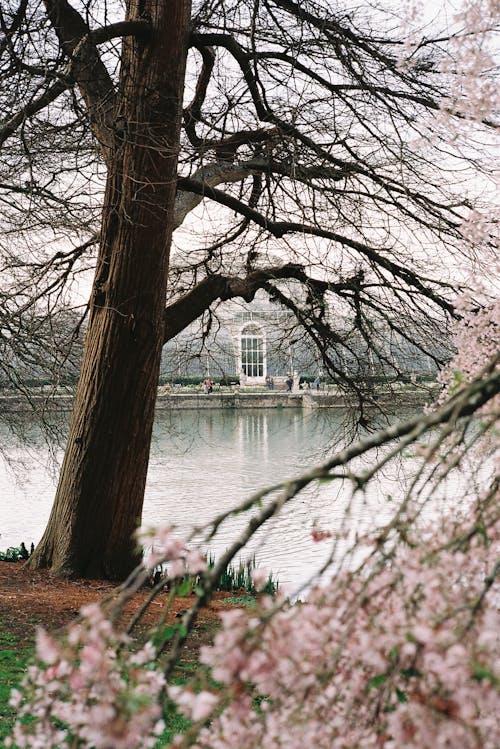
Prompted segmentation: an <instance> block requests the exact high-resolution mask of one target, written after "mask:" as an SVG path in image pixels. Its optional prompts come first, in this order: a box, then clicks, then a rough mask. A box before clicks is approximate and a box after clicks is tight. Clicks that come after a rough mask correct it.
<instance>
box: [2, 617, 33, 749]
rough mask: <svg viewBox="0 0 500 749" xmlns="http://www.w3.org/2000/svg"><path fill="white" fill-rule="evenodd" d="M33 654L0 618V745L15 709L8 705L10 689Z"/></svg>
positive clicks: (18, 680)
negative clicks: (20, 642) (21, 644)
mask: <svg viewBox="0 0 500 749" xmlns="http://www.w3.org/2000/svg"><path fill="white" fill-rule="evenodd" d="M32 655H33V647H32V646H25V647H21V646H19V644H18V640H17V638H16V637H15V635H13V634H12V633H11V632H9V631H8V627H7V625H6V623H5V621H3V620H0V746H4V741H5V739H6V738H7V736H8V735H9V733H10V732H11V730H12V726H13V725H14V721H15V718H16V711H15V709H14V708H13V707H11V706H10V705H9V698H10V693H11V691H12V689H14V688H15V687H18V686H19V684H20V682H21V679H22V677H23V674H24V672H25V670H26V666H27V664H28V661H29V660H30V659H31V657H32Z"/></svg>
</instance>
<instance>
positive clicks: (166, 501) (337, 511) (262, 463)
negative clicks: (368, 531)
mask: <svg viewBox="0 0 500 749" xmlns="http://www.w3.org/2000/svg"><path fill="white" fill-rule="evenodd" d="M343 416H344V415H343V414H342V413H341V412H339V411H333V410H332V411H313V412H309V413H308V412H304V411H299V410H297V411H295V410H288V409H283V410H278V409H276V410H265V411H264V410H259V411H230V410H227V411H224V410H221V411H206V412H196V411H177V412H161V413H159V415H158V418H157V420H156V424H155V430H154V438H153V445H152V454H151V463H150V469H149V474H148V483H147V491H146V500H145V505H144V517H143V520H144V522H145V523H147V524H151V525H154V524H157V523H162V522H172V523H174V524H176V525H178V526H179V527H180V529H181V530H187V529H188V528H189V527H190V526H191V525H193V524H196V525H200V524H202V523H206V522H208V521H209V520H210V519H211V518H212V517H213V516H214V515H215V514H217V513H220V512H221V511H223V510H228V509H230V508H231V507H233V506H234V505H235V504H237V503H239V502H241V501H242V500H243V499H244V498H246V497H247V496H249V495H250V494H251V493H252V492H253V491H255V490H256V489H258V488H261V487H264V486H267V485H272V484H274V483H276V482H277V481H281V480H285V479H287V478H289V477H291V476H294V475H296V474H298V473H299V472H300V471H302V470H304V469H305V468H307V467H309V466H311V465H313V464H316V463H318V462H320V461H321V460H322V459H323V458H324V456H325V453H326V452H327V451H329V450H331V449H332V448H333V445H334V443H335V442H336V441H337V443H338V434H339V430H340V427H341V424H342V419H343ZM0 440H1V444H2V446H3V448H2V449H3V451H4V453H5V455H6V456H7V457H8V459H9V461H10V465H8V464H6V463H5V461H3V464H2V465H1V467H0V505H1V516H0V517H1V520H0V533H1V538H0V547H1V548H6V547H7V546H9V545H18V544H19V543H20V541H21V540H23V541H24V542H25V543H26V544H27V545H28V546H29V544H30V543H31V541H33V542H34V543H35V544H36V543H37V541H38V540H39V539H40V537H41V534H42V532H43V529H44V527H45V524H46V522H47V519H48V515H49V512H50V507H51V503H52V499H53V494H54V489H55V483H56V475H55V473H54V472H53V471H51V470H50V468H51V465H52V458H53V456H54V454H55V455H56V456H57V455H59V456H60V455H61V450H60V448H58V447H57V446H55V445H54V442H53V441H50V440H49V441H48V442H46V441H44V439H43V436H42V434H41V432H40V430H37V429H36V428H35V427H34V426H33V425H30V424H27V425H26V428H25V433H24V435H23V436H22V437H21V438H20V439H15V438H14V437H13V436H12V435H11V434H9V432H8V430H7V429H6V427H5V425H2V424H1V423H0ZM337 447H338V444H337ZM400 479H401V476H400V475H398V469H397V467H394V469H392V470H388V471H386V472H385V475H384V477H383V479H382V483H381V484H379V485H378V486H373V487H371V488H370V491H369V492H368V493H367V494H366V495H359V496H357V497H356V498H355V502H354V503H353V504H352V505H351V506H349V502H350V498H351V492H350V489H349V487H347V486H342V485H339V484H338V483H337V482H333V483H326V484H322V485H320V486H316V487H311V488H310V489H308V490H307V491H305V492H303V493H302V494H301V495H300V497H298V498H296V499H295V500H294V502H293V504H292V505H290V507H288V508H287V509H286V510H285V511H284V512H283V513H282V515H281V516H279V517H277V518H275V519H273V520H272V521H271V522H270V523H269V525H268V526H266V528H265V529H264V530H263V531H261V532H259V534H258V536H257V537H256V539H255V540H254V541H253V543H252V548H251V551H252V552H255V553H256V556H257V558H258V560H259V562H260V563H261V564H263V565H265V566H267V567H269V568H270V569H272V570H273V572H275V573H276V574H277V575H278V577H279V578H280V580H281V581H282V582H288V583H292V584H294V585H295V584H297V583H299V582H301V581H303V580H304V579H306V578H307V577H308V576H309V574H310V573H311V572H312V570H313V569H315V568H316V567H317V566H318V565H319V564H321V562H322V560H323V559H324V558H325V556H326V555H327V554H328V553H329V546H328V543H326V544H325V543H322V544H314V543H313V542H312V540H311V536H310V533H311V529H312V527H313V524H314V523H315V522H317V523H318V524H319V525H321V526H323V527H327V528H332V529H335V528H337V529H338V528H339V527H340V526H341V524H342V522H344V517H345V515H346V511H347V509H348V508H349V518H348V522H349V527H350V529H351V530H353V529H354V528H357V529H360V528H362V527H364V528H366V527H367V526H369V525H370V524H372V523H374V522H376V523H377V524H379V523H380V522H381V521H382V520H383V519H384V517H385V516H388V514H389V511H390V506H389V504H388V502H387V496H388V495H390V494H393V493H394V492H396V491H398V487H399V482H400ZM245 522H246V518H244V517H242V516H236V517H235V518H232V519H231V520H230V521H229V522H227V523H226V524H224V526H223V527H222V531H221V533H220V535H219V537H218V538H217V539H216V540H215V541H214V543H213V544H211V549H212V550H213V551H214V552H215V553H216V554H217V553H220V552H221V551H222V550H224V549H225V548H226V547H227V545H228V544H229V543H230V542H231V541H232V540H233V539H234V537H235V533H236V532H238V531H239V530H241V528H242V527H243V524H244V523H245Z"/></svg>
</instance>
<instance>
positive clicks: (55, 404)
mask: <svg viewBox="0 0 500 749" xmlns="http://www.w3.org/2000/svg"><path fill="white" fill-rule="evenodd" d="M438 392H439V386H437V385H431V386H430V387H425V388H423V387H417V386H411V385H401V386H397V385H395V386H394V387H392V388H390V389H389V388H387V387H383V388H378V389H377V390H375V393H374V400H375V403H374V405H380V406H389V405H397V406H399V405H401V406H423V405H424V404H425V403H428V402H429V401H432V400H433V398H434V397H435V396H436V395H437V393H438ZM72 403H73V393H71V392H66V393H56V394H55V395H51V394H49V393H40V392H30V393H28V394H27V395H26V396H21V395H19V394H17V393H12V394H6V393H2V394H0V413H1V412H7V413H12V412H22V411H26V412H29V410H30V409H31V408H34V409H35V410H38V409H40V408H42V409H45V410H47V411H70V410H71V408H72ZM354 404H355V401H354V399H352V398H346V396H345V395H344V394H343V393H339V392H338V391H337V390H335V389H334V388H333V387H332V386H330V388H329V389H322V390H319V391H313V390H300V391H299V392H292V393H288V392H286V391H281V390H274V391H273V390H268V391H263V392H245V389H244V388H240V389H238V390H232V391H230V390H227V391H226V390H218V391H217V390H216V391H214V392H213V393H210V394H209V395H206V394H205V393H203V392H202V391H199V392H194V393H193V392H191V393H190V392H187V393H186V392H184V393H178V392H172V391H167V392H165V388H164V387H160V388H159V389H158V398H157V401H156V410H157V411H169V410H170V411H175V410H209V409H214V410H233V409H234V410H236V409H248V408H300V409H304V410H311V409H316V408H347V407H349V406H352V405H354ZM368 405H370V404H368Z"/></svg>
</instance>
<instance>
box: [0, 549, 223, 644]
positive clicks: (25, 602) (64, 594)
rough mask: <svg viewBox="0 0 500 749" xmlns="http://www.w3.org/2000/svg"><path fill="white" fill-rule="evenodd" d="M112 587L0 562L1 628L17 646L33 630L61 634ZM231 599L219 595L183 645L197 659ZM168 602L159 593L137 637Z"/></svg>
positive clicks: (174, 610) (179, 602)
mask: <svg viewBox="0 0 500 749" xmlns="http://www.w3.org/2000/svg"><path fill="white" fill-rule="evenodd" d="M113 589H114V585H113V584H112V583H106V582H103V581H100V580H64V579H60V578H54V577H51V576H50V575H49V573H48V572H46V571H40V570H36V571H33V570H27V569H25V567H24V566H23V564H22V563H20V562H0V623H1V626H2V627H3V628H8V630H9V632H11V633H12V634H14V635H15V636H16V637H17V638H18V640H19V644H21V645H23V644H28V643H31V642H33V636H34V632H35V628H36V626H37V625H42V626H43V627H45V628H46V629H48V630H51V631H54V630H57V629H60V628H61V627H63V626H64V625H66V624H68V623H69V622H70V621H71V620H72V619H74V618H75V617H76V616H77V615H78V612H79V609H80V607H81V606H84V605H85V604H88V603H92V602H95V601H99V600H101V599H103V598H105V597H106V596H108V595H110V594H111V593H112V592H113ZM149 592H150V591H149V589H147V588H144V589H143V590H141V591H139V592H138V593H136V595H135V596H134V598H133V600H132V601H131V602H130V603H129V604H128V605H127V609H126V614H127V615H128V616H130V615H131V614H133V612H134V611H135V610H137V607H138V606H139V605H140V603H141V602H142V601H144V600H145V598H146V597H147V596H148V594H149ZM228 598H230V595H229V594H227V593H217V594H216V595H215V598H214V600H213V601H212V603H211V604H210V607H209V608H207V609H205V610H203V611H202V612H201V614H200V616H199V618H198V621H197V624H196V626H195V629H194V632H193V634H192V638H191V640H190V642H189V644H188V646H187V649H188V650H189V651H192V654H195V652H196V651H197V649H198V648H199V646H200V645H201V644H203V643H204V642H207V641H208V640H209V639H210V638H211V635H212V634H213V630H214V628H215V627H216V626H217V624H218V621H219V617H218V612H219V611H220V610H221V609H224V608H228V607H229V606H231V605H232V604H231V601H230V600H229V601H228ZM166 599H167V593H166V592H165V593H161V594H160V595H159V596H158V597H157V598H156V599H155V601H153V603H152V604H151V605H150V607H149V609H148V611H147V612H146V614H145V616H144V618H143V619H142V620H141V625H140V627H139V629H138V634H141V635H143V634H144V633H145V632H147V631H148V630H149V629H150V628H151V626H152V625H153V624H154V622H155V621H156V620H157V619H158V618H159V616H160V615H161V612H162V610H163V607H164V603H165V602H166ZM191 601H192V598H191V597H190V596H188V597H186V598H176V599H174V600H173V602H172V605H171V609H170V612H169V615H168V618H167V621H175V620H176V615H179V614H180V613H181V612H182V611H183V610H185V609H187V608H189V606H190V603H191Z"/></svg>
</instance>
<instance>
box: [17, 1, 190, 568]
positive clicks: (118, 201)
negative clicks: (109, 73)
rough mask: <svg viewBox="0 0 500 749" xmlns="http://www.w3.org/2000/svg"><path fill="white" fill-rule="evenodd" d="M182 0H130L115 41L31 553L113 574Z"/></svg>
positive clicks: (168, 149) (149, 406) (164, 248)
mask: <svg viewBox="0 0 500 749" xmlns="http://www.w3.org/2000/svg"><path fill="white" fill-rule="evenodd" d="M190 5H191V3H190V0H168V2H167V0H156V1H155V0H145V1H143V0H131V1H130V2H129V3H128V7H127V20H137V19H139V17H141V18H146V19H148V20H149V21H150V24H151V35H150V36H149V38H147V39H144V38H142V39H140V38H139V39H133V38H131V39H126V40H124V41H123V51H122V61H121V75H120V84H119V90H118V93H117V97H116V104H115V114H114V127H115V131H114V142H113V150H112V154H111V159H110V162H108V163H109V167H108V178H107V186H106V197H105V205H104V209H103V220H102V234H101V245H100V252H99V260H98V265H97V270H96V277H95V280H94V287H93V297H92V301H91V311H90V317H89V325H88V332H87V338H86V342H85V348H84V353H83V361H82V368H81V373H80V379H79V383H78V387H77V392H76V396H75V404H74V410H73V417H72V422H71V427H70V433H69V438H68V445H67V448H66V453H65V456H64V462H63V466H62V470H61V476H60V479H59V485H58V488H57V494H56V498H55V502H54V506H53V509H52V512H51V515H50V519H49V522H48V525H47V528H46V530H45V533H44V536H43V538H42V540H41V542H40V544H39V545H38V547H37V549H36V550H35V553H34V555H33V556H32V557H31V559H30V562H29V564H30V566H32V567H51V568H52V571H53V572H54V573H56V574H60V575H65V576H86V577H106V578H109V579H123V578H124V577H125V576H126V575H127V574H128V573H129V572H130V571H131V569H132V568H133V567H134V566H135V564H136V563H137V552H136V550H135V542H134V540H133V531H134V529H135V528H136V526H137V525H138V524H139V523H140V520H141V513H142V505H143V498H144V488H145V482H146V474H147V467H148V460H149V450H150V442H151V431H152V426H153V417H154V407H155V400H156V389H157V383H158V374H159V366H160V357H161V350H162V345H163V335H164V309H165V299H166V286H167V276H168V260H169V252H170V244H171V236H172V228H173V212H174V201H175V192H176V177H177V156H178V151H179V133H180V122H181V112H182V92H183V84H184V74H185V64H186V52H187V42H188V32H189V21H190V10H191V8H190Z"/></svg>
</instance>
